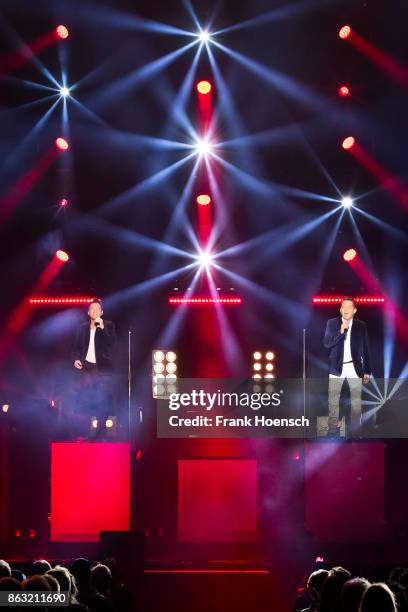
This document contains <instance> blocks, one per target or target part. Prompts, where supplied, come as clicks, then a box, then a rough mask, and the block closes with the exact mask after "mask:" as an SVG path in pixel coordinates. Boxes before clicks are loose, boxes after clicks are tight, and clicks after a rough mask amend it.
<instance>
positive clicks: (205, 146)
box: [195, 138, 212, 156]
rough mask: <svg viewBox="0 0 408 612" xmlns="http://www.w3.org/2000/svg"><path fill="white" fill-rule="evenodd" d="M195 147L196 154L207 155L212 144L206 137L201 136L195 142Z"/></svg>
mask: <svg viewBox="0 0 408 612" xmlns="http://www.w3.org/2000/svg"><path fill="white" fill-rule="evenodd" d="M195 149H196V151H197V153H198V155H200V156H205V155H208V153H211V149H212V144H211V142H210V141H209V140H207V139H206V138H203V139H201V140H198V141H197V142H196V144H195Z"/></svg>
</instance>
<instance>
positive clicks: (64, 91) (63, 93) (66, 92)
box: [59, 85, 70, 98]
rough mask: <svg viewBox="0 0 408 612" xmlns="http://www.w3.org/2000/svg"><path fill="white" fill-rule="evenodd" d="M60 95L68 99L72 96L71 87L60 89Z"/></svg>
mask: <svg viewBox="0 0 408 612" xmlns="http://www.w3.org/2000/svg"><path fill="white" fill-rule="evenodd" d="M59 93H60V96H62V97H63V98H67V97H68V96H69V95H70V91H69V87H65V85H64V86H63V87H60V90H59Z"/></svg>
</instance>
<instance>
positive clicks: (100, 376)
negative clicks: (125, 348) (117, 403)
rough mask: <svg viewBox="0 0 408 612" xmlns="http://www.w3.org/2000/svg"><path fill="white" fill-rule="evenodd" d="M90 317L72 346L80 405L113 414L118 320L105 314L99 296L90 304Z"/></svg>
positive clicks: (86, 409) (102, 414) (91, 411)
mask: <svg viewBox="0 0 408 612" xmlns="http://www.w3.org/2000/svg"><path fill="white" fill-rule="evenodd" d="M88 317H89V321H88V322H85V323H82V324H81V325H80V326H79V327H78V329H77V333H76V337H75V342H74V346H73V350H72V361H73V365H74V368H75V369H76V370H77V371H78V375H79V376H80V380H79V394H78V397H77V409H78V410H79V411H80V412H86V413H87V414H91V415H92V416H99V417H106V416H113V415H114V413H115V409H114V402H113V365H112V364H113V350H114V347H115V344H116V330H115V324H114V323H112V321H106V320H104V319H103V318H102V317H103V309H102V303H101V301H100V300H97V299H95V300H92V302H91V303H90V304H89V308H88Z"/></svg>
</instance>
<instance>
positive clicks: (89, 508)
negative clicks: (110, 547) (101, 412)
mask: <svg viewBox="0 0 408 612" xmlns="http://www.w3.org/2000/svg"><path fill="white" fill-rule="evenodd" d="M129 519H130V444H127V443H122V442H80V443H79V442H53V443H52V444H51V541H52V542H97V541H99V536H100V532H101V531H128V530H129Z"/></svg>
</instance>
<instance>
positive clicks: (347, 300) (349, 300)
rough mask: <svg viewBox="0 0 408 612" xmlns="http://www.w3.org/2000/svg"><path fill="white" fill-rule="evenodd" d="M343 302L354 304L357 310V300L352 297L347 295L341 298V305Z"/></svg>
mask: <svg viewBox="0 0 408 612" xmlns="http://www.w3.org/2000/svg"><path fill="white" fill-rule="evenodd" d="M343 302H353V306H354V308H356V300H355V299H354V298H353V297H352V296H351V295H345V296H344V297H343V298H341V303H342V304H343Z"/></svg>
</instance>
